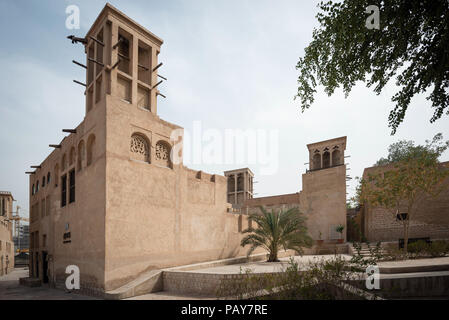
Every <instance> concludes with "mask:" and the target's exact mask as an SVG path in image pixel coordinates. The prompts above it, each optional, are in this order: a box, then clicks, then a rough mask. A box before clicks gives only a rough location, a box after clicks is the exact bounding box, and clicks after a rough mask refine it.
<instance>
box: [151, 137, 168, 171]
mask: <svg viewBox="0 0 449 320" xmlns="http://www.w3.org/2000/svg"><path fill="white" fill-rule="evenodd" d="M170 152H171V146H170V145H169V144H168V143H167V142H165V141H162V140H161V141H158V143H156V152H155V158H156V162H157V163H158V164H159V165H161V166H164V167H167V168H171V167H172V166H171V159H170Z"/></svg>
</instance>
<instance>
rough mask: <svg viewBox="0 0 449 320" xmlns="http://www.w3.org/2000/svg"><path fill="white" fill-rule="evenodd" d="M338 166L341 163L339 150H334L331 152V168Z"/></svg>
mask: <svg viewBox="0 0 449 320" xmlns="http://www.w3.org/2000/svg"><path fill="white" fill-rule="evenodd" d="M340 164H342V163H341V153H340V150H338V149H335V150H334V151H333V152H332V165H333V166H338V165H340Z"/></svg>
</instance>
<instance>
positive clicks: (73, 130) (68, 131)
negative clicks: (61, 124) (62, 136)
mask: <svg viewBox="0 0 449 320" xmlns="http://www.w3.org/2000/svg"><path fill="white" fill-rule="evenodd" d="M62 132H67V133H76V129H62Z"/></svg>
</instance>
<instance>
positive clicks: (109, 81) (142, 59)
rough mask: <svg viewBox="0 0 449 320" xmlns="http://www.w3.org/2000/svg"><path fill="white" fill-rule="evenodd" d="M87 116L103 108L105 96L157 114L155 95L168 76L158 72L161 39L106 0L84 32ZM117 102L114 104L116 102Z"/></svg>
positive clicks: (160, 64)
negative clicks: (92, 111) (87, 29)
mask: <svg viewBox="0 0 449 320" xmlns="http://www.w3.org/2000/svg"><path fill="white" fill-rule="evenodd" d="M83 43H84V45H85V52H86V65H83V64H81V63H79V62H75V63H76V64H78V65H80V66H82V67H85V68H86V83H85V84H83V83H79V82H78V83H79V84H82V85H85V86H86V116H88V115H89V114H90V111H91V110H93V109H97V108H98V107H103V108H104V107H105V101H106V99H105V97H106V96H110V97H112V98H113V99H115V100H116V101H121V102H119V103H126V104H131V105H134V106H136V107H139V108H141V109H146V110H148V111H150V112H151V113H152V114H154V115H157V96H159V95H160V96H162V97H165V96H164V95H163V94H161V93H160V92H159V88H160V87H159V85H160V84H161V83H162V82H163V81H162V80H159V79H158V78H161V79H164V80H167V78H165V77H163V76H161V75H159V74H158V70H159V68H160V67H161V66H162V63H159V62H158V55H159V53H160V50H161V45H162V43H163V41H162V39H161V38H159V37H157V36H156V35H154V34H153V33H151V32H150V31H148V30H147V29H145V28H144V27H142V26H141V25H140V24H138V23H137V22H135V21H134V20H132V19H131V18H129V17H128V16H126V15H125V14H124V13H123V12H121V11H119V10H118V9H116V8H115V7H113V6H112V5H110V4H109V3H107V4H106V5H105V6H104V8H103V10H102V11H101V12H100V14H99V15H98V17H97V19H96V20H95V22H94V23H93V24H92V26H91V28H90V29H89V31H88V32H87V34H86V37H85V41H84V42H83ZM116 105H117V104H116Z"/></svg>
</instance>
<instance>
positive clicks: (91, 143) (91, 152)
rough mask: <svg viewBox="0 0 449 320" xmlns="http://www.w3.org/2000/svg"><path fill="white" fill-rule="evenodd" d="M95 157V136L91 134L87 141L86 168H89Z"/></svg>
mask: <svg viewBox="0 0 449 320" xmlns="http://www.w3.org/2000/svg"><path fill="white" fill-rule="evenodd" d="M94 157H95V135H93V134H91V135H90V136H89V139H87V166H90V165H91V163H92V161H93V159H94Z"/></svg>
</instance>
